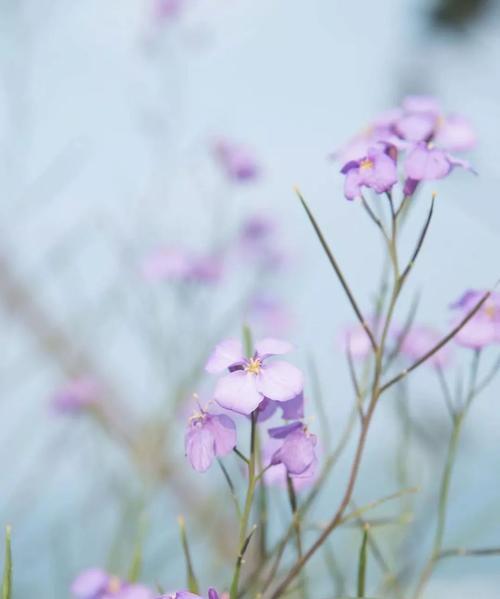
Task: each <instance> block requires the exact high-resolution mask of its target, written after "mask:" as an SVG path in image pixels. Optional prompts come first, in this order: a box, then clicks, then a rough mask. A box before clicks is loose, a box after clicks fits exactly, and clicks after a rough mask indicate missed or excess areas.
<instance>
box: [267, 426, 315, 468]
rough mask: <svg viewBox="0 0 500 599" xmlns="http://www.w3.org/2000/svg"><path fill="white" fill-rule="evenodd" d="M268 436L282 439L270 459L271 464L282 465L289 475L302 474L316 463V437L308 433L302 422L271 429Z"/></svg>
mask: <svg viewBox="0 0 500 599" xmlns="http://www.w3.org/2000/svg"><path fill="white" fill-rule="evenodd" d="M269 436H270V437H271V438H273V439H283V443H282V445H281V447H280V448H279V449H277V450H276V451H275V452H274V454H273V456H272V458H271V464H273V465H276V464H283V465H284V466H285V468H286V470H287V472H288V473H289V474H291V475H300V474H303V473H304V472H305V471H306V470H307V469H308V468H310V466H311V465H312V464H313V463H314V462H315V461H316V452H315V447H316V443H317V439H316V435H313V434H312V433H310V432H309V431H308V429H307V427H306V426H305V425H304V424H303V423H302V422H292V423H290V424H285V425H284V426H278V427H276V428H271V429H269Z"/></svg>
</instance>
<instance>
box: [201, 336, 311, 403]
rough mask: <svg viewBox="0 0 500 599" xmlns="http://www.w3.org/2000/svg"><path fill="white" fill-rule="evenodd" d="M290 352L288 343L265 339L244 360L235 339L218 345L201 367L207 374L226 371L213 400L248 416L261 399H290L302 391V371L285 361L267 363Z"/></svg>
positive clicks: (240, 344) (240, 346) (241, 349)
mask: <svg viewBox="0 0 500 599" xmlns="http://www.w3.org/2000/svg"><path fill="white" fill-rule="evenodd" d="M292 349H293V348H292V346H291V345H290V344H289V343H287V342H285V341H280V340H278V339H273V338H270V337H269V338H265V339H262V340H261V341H259V342H257V343H256V344H255V352H254V353H253V355H252V356H251V357H250V358H247V357H246V356H245V355H244V353H243V346H242V343H241V342H240V341H238V340H237V339H227V340H226V341H222V342H221V343H219V345H217V346H216V348H215V350H214V352H213V354H212V355H211V356H210V358H209V360H208V362H207V364H206V366H205V369H206V370H207V372H210V373H220V372H223V371H224V370H226V369H228V370H229V374H227V375H225V376H223V377H222V378H220V379H219V380H218V382H217V384H216V387H215V391H214V399H215V401H217V403H218V404H219V405H221V406H222V407H223V408H226V409H228V410H233V411H235V412H239V413H240V414H251V413H252V412H253V411H254V410H256V409H257V407H258V406H259V405H260V404H261V402H262V401H263V400H264V398H268V399H271V400H273V401H279V402H283V401H288V400H290V399H293V398H294V397H295V396H296V395H298V394H299V393H301V392H302V390H303V386H304V380H303V375H302V372H301V371H300V370H299V369H298V368H296V367H295V366H292V365H291V364H289V363H288V362H284V361H281V360H277V361H269V358H271V357H272V356H275V355H281V354H286V353H288V352H290V351H291V350H292Z"/></svg>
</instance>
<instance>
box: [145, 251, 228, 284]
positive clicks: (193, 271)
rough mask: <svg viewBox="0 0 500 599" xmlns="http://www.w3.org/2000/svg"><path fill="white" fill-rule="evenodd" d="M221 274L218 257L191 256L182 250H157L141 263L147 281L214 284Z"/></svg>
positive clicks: (221, 266) (210, 255)
mask: <svg viewBox="0 0 500 599" xmlns="http://www.w3.org/2000/svg"><path fill="white" fill-rule="evenodd" d="M222 272H223V264H222V259H221V257H220V256H216V255H213V254H206V255H203V254H199V255H196V254H192V253H189V252H188V251H186V250H184V249H182V248H174V247H171V248H168V247H163V248H157V249H156V250H154V251H152V252H151V253H150V254H149V255H148V256H147V257H146V258H145V260H144V261H143V263H142V274H143V276H144V278H145V279H147V280H149V281H172V282H184V283H188V282H196V283H216V282H217V281H219V280H220V278H221V276H222Z"/></svg>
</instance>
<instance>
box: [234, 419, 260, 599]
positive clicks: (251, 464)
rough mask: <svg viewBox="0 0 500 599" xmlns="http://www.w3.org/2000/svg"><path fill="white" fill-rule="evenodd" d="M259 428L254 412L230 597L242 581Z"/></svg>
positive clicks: (235, 595) (235, 597)
mask: <svg viewBox="0 0 500 599" xmlns="http://www.w3.org/2000/svg"><path fill="white" fill-rule="evenodd" d="M256 429H257V414H256V412H252V423H251V428H250V459H249V461H248V487H247V494H246V499H245V507H244V509H243V515H242V517H241V520H240V536H239V543H238V556H237V558H236V566H235V568H234V574H233V580H232V582H231V589H230V593H229V594H230V599H237V597H238V587H239V581H240V573H241V564H242V562H243V555H244V552H245V549H246V544H247V543H246V541H247V534H248V521H249V519H250V512H251V509H252V502H253V497H254V493H255V485H256V476H255V465H256V451H255V437H256Z"/></svg>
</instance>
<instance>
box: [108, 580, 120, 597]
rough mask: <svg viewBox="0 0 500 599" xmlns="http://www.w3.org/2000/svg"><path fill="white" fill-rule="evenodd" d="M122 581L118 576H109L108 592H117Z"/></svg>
mask: <svg viewBox="0 0 500 599" xmlns="http://www.w3.org/2000/svg"><path fill="white" fill-rule="evenodd" d="M121 586H122V583H121V582H120V579H119V578H118V576H111V577H110V579H109V582H108V593H111V594H114V593H118V591H119V590H120V589H121Z"/></svg>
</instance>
